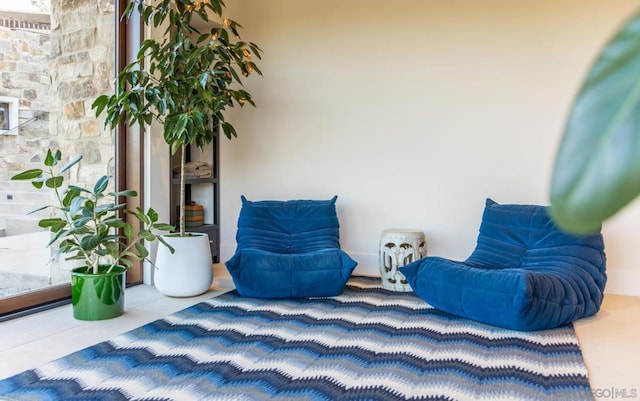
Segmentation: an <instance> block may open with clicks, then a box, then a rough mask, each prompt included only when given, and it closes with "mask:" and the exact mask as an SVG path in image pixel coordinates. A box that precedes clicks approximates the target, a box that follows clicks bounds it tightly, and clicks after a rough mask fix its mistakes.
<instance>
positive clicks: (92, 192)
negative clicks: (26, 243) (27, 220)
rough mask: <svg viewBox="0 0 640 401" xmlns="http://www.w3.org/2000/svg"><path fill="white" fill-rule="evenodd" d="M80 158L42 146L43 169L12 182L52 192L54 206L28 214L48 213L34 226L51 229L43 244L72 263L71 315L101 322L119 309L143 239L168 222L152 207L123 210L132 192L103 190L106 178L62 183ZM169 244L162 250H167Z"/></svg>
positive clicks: (145, 254)
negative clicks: (160, 219)
mask: <svg viewBox="0 0 640 401" xmlns="http://www.w3.org/2000/svg"><path fill="white" fill-rule="evenodd" d="M81 159H82V157H81V156H78V157H75V158H73V159H71V160H69V161H68V162H67V163H64V164H63V163H62V161H63V158H62V153H61V152H60V150H56V151H53V150H51V149H49V150H47V155H46V157H45V160H44V166H43V167H44V168H36V169H30V170H26V171H23V172H22V173H19V174H17V175H15V176H13V177H12V178H11V179H12V180H30V181H31V182H32V184H33V186H35V187H36V188H39V189H49V190H52V191H53V198H54V200H55V201H54V204H52V205H45V206H42V207H40V208H39V209H37V210H34V211H33V212H32V213H35V212H38V211H40V210H44V209H49V210H51V211H53V212H54V213H52V216H51V217H46V218H43V219H41V220H40V221H39V223H38V225H39V226H40V227H42V228H44V229H48V230H50V231H51V232H52V236H51V240H50V241H49V244H48V245H49V246H52V245H54V244H55V245H58V249H57V253H61V254H65V255H67V257H66V260H75V261H78V263H79V264H80V266H78V267H76V268H74V269H73V270H72V271H71V301H72V304H73V316H74V317H75V318H76V319H79V320H103V319H110V318H114V317H117V316H120V315H122V313H123V312H124V288H125V287H124V285H125V273H126V270H127V268H128V267H131V266H132V264H133V261H132V260H131V259H137V260H142V259H146V258H147V257H148V256H149V252H148V251H147V249H146V248H145V247H144V245H143V244H142V241H143V240H147V241H154V240H155V239H156V238H159V240H160V242H163V243H164V244H165V245H167V244H166V242H165V241H164V239H162V238H161V237H158V236H157V234H156V233H157V231H158V230H159V231H171V230H172V229H173V227H172V226H170V225H168V224H164V223H159V222H158V213H156V212H155V211H154V210H153V209H148V210H147V212H143V211H142V210H141V209H140V208H136V209H135V210H128V209H126V205H125V203H118V201H119V200H120V201H123V200H126V198H127V197H131V196H137V193H136V192H135V191H132V190H124V191H119V192H108V191H109V190H108V188H109V181H110V176H108V175H104V176H102V177H100V178H99V179H98V180H97V181H96V182H95V184H94V185H93V187H90V188H84V187H81V186H78V185H65V183H64V181H65V178H64V177H65V172H67V171H68V170H69V169H71V168H72V167H74V166H75V165H77V164H78V163H79V162H80V160H81ZM124 214H130V215H132V216H134V217H135V218H136V219H137V220H138V221H139V222H141V223H142V224H143V228H142V229H141V230H138V232H136V230H135V229H134V226H133V225H132V224H131V223H129V222H126V221H125V220H124ZM170 248H171V247H170V246H169V247H168V248H167V249H169V251H171V249H170Z"/></svg>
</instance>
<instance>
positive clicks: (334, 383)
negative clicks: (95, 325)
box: [0, 278, 593, 401]
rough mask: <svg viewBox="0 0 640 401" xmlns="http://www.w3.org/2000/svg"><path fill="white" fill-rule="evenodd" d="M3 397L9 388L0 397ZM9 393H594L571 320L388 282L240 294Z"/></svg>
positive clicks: (180, 396) (525, 396)
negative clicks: (539, 320)
mask: <svg viewBox="0 0 640 401" xmlns="http://www.w3.org/2000/svg"><path fill="white" fill-rule="evenodd" d="M2 397H5V398H2ZM0 399H9V400H28V401H36V400H64V401H70V400H83V401H84V400H158V401H159V400H176V401H188V400H194V401H195V400H197V401H202V400H247V401H257V400H273V399H276V400H296V401H298V400H331V401H333V400H536V401H541V400H554V401H555V400H565V401H566V400H591V399H593V397H592V395H591V391H590V388H589V382H588V379H587V369H586V367H585V365H584V361H583V359H582V354H581V352H580V348H579V345H578V341H577V339H576V336H575V332H574V330H573V327H572V326H570V325H569V326H565V327H562V328H559V329H555V330H546V331H540V332H528V333H527V332H517V331H510V330H504V329H500V328H496V327H492V326H487V325H484V324H480V323H475V322H472V321H470V320H466V319H460V318H456V317H452V316H450V315H447V314H444V313H441V312H439V311H437V310H434V309H433V308H431V307H430V306H428V305H427V304H425V303H424V302H423V301H421V300H420V299H418V298H417V297H416V296H415V295H413V294H412V293H396V292H389V291H386V290H383V289H381V288H380V285H379V279H371V278H352V279H351V280H350V282H349V286H348V287H347V288H346V289H345V291H344V292H343V294H342V295H340V296H338V297H334V298H328V299H326V298H323V299H308V300H263V299H253V298H243V297H240V296H239V295H238V294H237V293H236V292H235V291H234V292H230V293H227V294H224V295H222V296H219V297H216V298H213V299H211V300H210V301H207V302H202V303H200V304H197V305H195V306H193V307H190V308H188V309H185V310H182V311H180V312H177V313H175V314H173V315H170V316H168V317H166V318H164V319H161V320H157V321H155V322H153V323H149V324H147V325H145V326H142V327H139V328H137V329H135V330H133V331H131V332H128V333H125V334H123V335H120V336H118V337H116V338H114V339H113V340H111V341H106V342H103V343H100V344H97V345H95V346H92V347H88V348H86V349H83V350H81V351H78V352H75V353H73V354H70V355H68V356H66V357H63V358H61V359H59V360H56V361H53V362H50V363H48V364H46V365H44V366H42V367H41V368H38V369H34V370H29V371H25V372H23V373H20V374H18V375H15V376H13V377H10V378H8V379H5V380H2V381H0Z"/></svg>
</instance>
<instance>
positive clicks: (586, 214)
mask: <svg viewBox="0 0 640 401" xmlns="http://www.w3.org/2000/svg"><path fill="white" fill-rule="evenodd" d="M638 194H640V13H639V14H636V15H635V16H633V17H632V18H631V19H630V20H629V21H628V22H627V23H626V24H625V25H624V26H623V27H622V29H621V30H620V31H619V32H618V33H617V34H616V35H615V37H614V38H613V39H612V40H611V41H610V42H609V43H608V44H607V46H606V47H605V48H604V50H603V51H602V53H601V54H600V56H599V58H598V59H597V61H596V63H595V64H594V65H593V67H592V68H591V71H590V72H589V74H588V75H587V78H586V80H585V82H584V83H583V85H582V88H581V89H580V92H579V93H578V95H577V97H576V100H575V102H574V105H573V109H572V111H571V113H570V115H569V119H568V122H567V125H566V128H565V132H564V136H563V139H562V142H561V145H560V148H559V150H558V153H557V156H556V161H555V166H554V171H553V177H552V183H551V207H550V212H551V215H552V216H553V218H554V220H555V221H556V223H557V224H558V225H559V226H560V227H562V228H564V229H566V230H568V231H571V232H575V233H587V232H590V231H596V230H598V229H599V228H600V226H601V224H602V222H603V221H605V220H606V219H607V218H609V217H610V216H612V215H614V214H615V213H617V212H618V211H619V210H620V209H622V208H623V207H624V206H625V205H627V204H628V203H629V202H631V201H632V200H633V199H634V198H635V197H637V196H638Z"/></svg>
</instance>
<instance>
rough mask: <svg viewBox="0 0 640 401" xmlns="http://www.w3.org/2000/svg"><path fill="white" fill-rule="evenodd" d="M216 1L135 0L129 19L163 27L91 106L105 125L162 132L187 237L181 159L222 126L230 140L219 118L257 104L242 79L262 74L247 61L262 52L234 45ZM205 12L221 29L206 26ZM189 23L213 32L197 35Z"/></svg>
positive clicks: (232, 26) (233, 26)
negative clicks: (176, 176)
mask: <svg viewBox="0 0 640 401" xmlns="http://www.w3.org/2000/svg"><path fill="white" fill-rule="evenodd" d="M224 6H225V4H224V2H223V1H222V0H202V1H200V0H161V1H159V2H158V4H157V5H149V4H147V3H145V2H142V1H139V0H136V1H133V2H131V3H129V5H128V6H127V8H126V9H125V11H124V16H125V17H126V18H127V19H130V18H131V16H132V15H133V13H134V11H135V10H137V11H138V12H139V14H140V15H141V16H142V19H143V22H144V24H145V25H147V26H153V27H154V28H158V27H161V26H163V24H167V27H166V28H165V30H164V34H163V37H162V38H161V39H154V38H150V39H146V40H144V41H143V42H142V44H141V46H140V50H139V52H138V54H137V56H136V58H135V60H133V61H132V62H131V63H130V64H128V65H127V66H125V67H124V68H123V70H122V71H120V72H119V74H118V78H117V91H116V93H115V94H113V95H102V96H100V97H98V98H97V99H96V100H95V101H94V103H93V105H92V107H93V108H94V109H95V110H96V115H98V116H99V115H101V114H102V113H103V112H105V113H106V120H105V124H106V125H109V126H110V127H111V128H115V127H116V126H117V124H118V123H119V122H120V121H125V122H126V123H127V124H129V125H133V124H135V123H138V124H140V125H141V126H143V125H149V124H151V122H152V121H153V120H156V121H158V122H160V123H161V124H162V125H163V127H164V139H165V141H166V142H167V144H169V145H170V147H171V153H172V154H174V153H175V152H176V151H178V150H180V152H181V158H180V160H181V162H180V167H181V168H180V219H179V220H180V224H179V232H180V236H181V237H182V236H185V213H184V209H185V160H186V158H185V154H186V149H187V146H190V145H196V146H197V147H199V148H203V147H204V146H205V145H207V144H209V143H210V142H211V141H212V139H213V138H214V136H215V134H216V132H217V130H218V129H219V128H221V129H222V131H223V132H224V134H225V136H226V137H227V138H229V139H231V138H232V137H235V136H237V134H236V130H235V128H234V127H233V126H232V125H231V124H230V123H229V122H227V121H225V118H224V115H223V111H224V110H226V108H227V107H234V105H235V104H236V103H237V104H239V105H240V106H241V107H242V106H243V105H244V104H245V103H249V104H251V105H253V106H255V103H254V102H253V100H252V98H251V95H250V94H249V93H248V92H247V91H245V90H243V89H242V81H241V78H240V76H241V75H242V76H245V77H248V76H249V75H251V74H252V73H254V72H256V73H258V74H260V75H262V73H261V72H260V70H259V69H258V67H257V66H256V64H255V63H254V62H253V61H252V58H253V56H255V57H257V58H260V57H261V50H260V48H259V47H258V46H257V45H256V44H254V43H251V42H245V41H242V40H240V36H239V34H238V28H240V25H239V24H238V23H237V22H235V21H233V20H230V19H226V18H223V15H222V11H223V8H224ZM209 13H212V14H213V15H215V16H217V17H219V18H220V19H221V20H222V24H217V23H212V22H210V21H209V15H210V14H209ZM194 22H200V23H207V24H209V25H210V26H211V27H210V28H208V30H207V31H205V32H201V31H200V30H199V29H197V28H195V27H194Z"/></svg>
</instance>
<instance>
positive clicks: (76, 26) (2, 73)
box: [0, 0, 115, 284]
mask: <svg viewBox="0 0 640 401" xmlns="http://www.w3.org/2000/svg"><path fill="white" fill-rule="evenodd" d="M114 38H115V7H114V0H51V31H50V32H46V31H34V30H25V29H15V30H13V29H9V28H3V27H0V96H10V97H16V98H18V99H20V110H19V120H20V123H21V127H20V131H19V134H18V135H0V184H1V183H2V181H6V180H8V179H9V178H10V177H11V176H12V175H14V174H15V173H17V172H19V171H23V170H25V169H28V168H34V167H36V166H37V167H40V166H41V161H42V160H44V156H45V152H46V149H47V148H50V147H51V148H55V149H60V150H61V151H62V152H63V154H64V157H65V159H70V158H72V157H74V156H76V155H82V156H83V159H82V161H81V162H80V167H79V168H73V169H71V170H70V171H69V172H68V175H69V176H68V182H71V183H73V184H77V185H81V186H85V187H88V188H92V187H93V184H94V183H95V181H96V179H97V178H99V177H100V176H102V175H104V174H113V171H114V151H115V148H114V135H113V133H112V132H111V131H110V130H108V129H105V128H104V125H103V121H100V120H98V119H96V117H95V112H94V111H93V110H92V109H91V104H92V103H93V101H94V99H95V98H96V97H98V96H99V95H101V94H104V93H111V92H113V90H114V75H115V72H114V70H115V60H114V54H115V40H114ZM36 116H38V118H37V119H34V117H36ZM1 201H2V200H1V199H0V202H1ZM38 206H40V205H38ZM51 251H52V252H53V253H55V249H52V250H51ZM62 259H63V257H60V258H59V260H55V261H52V262H50V263H49V264H48V265H47V269H46V270H47V272H44V271H43V272H42V273H43V274H45V275H46V276H48V281H49V283H50V284H55V283H58V282H63V281H69V274H68V269H69V268H70V267H72V266H71V265H70V263H69V262H65V261H63V260H62ZM40 269H41V267H40Z"/></svg>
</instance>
